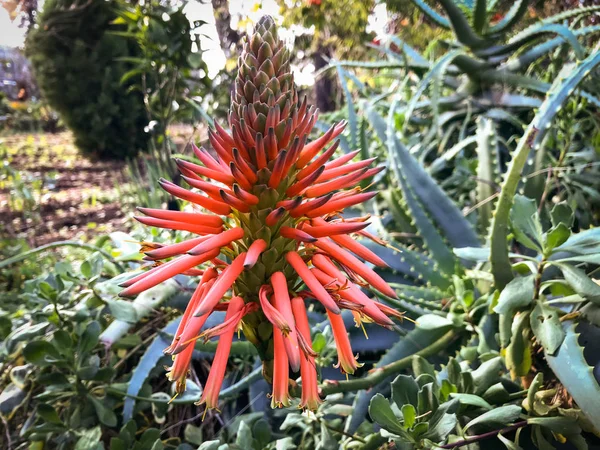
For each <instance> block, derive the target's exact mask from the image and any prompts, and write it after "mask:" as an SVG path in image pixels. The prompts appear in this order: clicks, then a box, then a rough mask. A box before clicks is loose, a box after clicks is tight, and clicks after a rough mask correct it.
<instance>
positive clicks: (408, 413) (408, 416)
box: [401, 404, 417, 429]
mask: <svg viewBox="0 0 600 450" xmlns="http://www.w3.org/2000/svg"><path fill="white" fill-rule="evenodd" d="M401 411H402V417H403V418H404V428H407V429H408V428H412V426H413V425H414V424H415V421H416V418H417V410H416V409H415V407H414V406H413V405H408V404H407V405H402V408H401Z"/></svg>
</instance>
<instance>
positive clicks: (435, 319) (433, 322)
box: [417, 314, 452, 331]
mask: <svg viewBox="0 0 600 450" xmlns="http://www.w3.org/2000/svg"><path fill="white" fill-rule="evenodd" d="M417 327H419V328H421V329H422V330H437V329H440V328H441V329H444V330H446V331H447V330H448V329H450V328H452V321H451V320H450V319H448V318H446V317H442V316H439V315H437V314H425V315H424V316H421V317H419V318H418V319H417Z"/></svg>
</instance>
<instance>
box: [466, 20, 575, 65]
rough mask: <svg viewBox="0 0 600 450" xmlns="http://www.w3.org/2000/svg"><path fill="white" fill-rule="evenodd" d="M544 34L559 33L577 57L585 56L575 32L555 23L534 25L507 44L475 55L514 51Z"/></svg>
mask: <svg viewBox="0 0 600 450" xmlns="http://www.w3.org/2000/svg"><path fill="white" fill-rule="evenodd" d="M545 34H557V35H559V36H560V37H562V38H563V39H564V40H565V41H566V42H568V43H569V44H570V45H571V47H573V50H574V51H575V55H576V56H577V59H583V58H585V48H584V47H583V45H581V43H580V42H579V41H578V40H577V37H576V36H575V34H574V33H573V32H572V31H571V30H570V29H569V27H567V26H565V25H558V24H555V23H551V24H546V25H542V26H540V27H536V28H535V29H534V30H532V31H531V32H530V33H527V34H525V33H519V35H518V36H516V37H515V38H513V39H511V40H510V41H509V42H508V44H507V45H502V46H500V47H492V48H490V49H485V50H482V51H480V52H478V53H477V55H478V56H480V57H490V56H498V55H507V54H511V53H513V52H514V51H516V50H518V49H521V48H523V47H524V46H525V45H527V44H528V43H530V42H532V41H534V40H535V39H538V38H539V37H540V36H543V35H545Z"/></svg>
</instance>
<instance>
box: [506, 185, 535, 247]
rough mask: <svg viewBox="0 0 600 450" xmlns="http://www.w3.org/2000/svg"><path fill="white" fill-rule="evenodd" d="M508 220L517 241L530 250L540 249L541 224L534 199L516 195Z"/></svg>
mask: <svg viewBox="0 0 600 450" xmlns="http://www.w3.org/2000/svg"><path fill="white" fill-rule="evenodd" d="M510 220H511V222H512V225H513V231H514V233H515V237H516V238H517V241H519V242H520V243H521V244H523V245H524V246H525V247H527V248H530V249H532V250H537V251H538V252H541V251H542V234H543V230H542V224H541V222H540V217H539V215H538V211H537V205H536V203H535V200H533V199H531V198H527V197H524V196H522V195H516V196H515V199H514V205H513V209H512V211H511V213H510Z"/></svg>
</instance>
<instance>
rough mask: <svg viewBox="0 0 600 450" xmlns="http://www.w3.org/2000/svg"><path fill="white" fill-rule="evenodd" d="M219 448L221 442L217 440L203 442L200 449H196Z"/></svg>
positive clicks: (216, 449)
mask: <svg viewBox="0 0 600 450" xmlns="http://www.w3.org/2000/svg"><path fill="white" fill-rule="evenodd" d="M220 446H221V441H218V440H214V441H206V442H203V443H202V445H201V446H200V447H198V450H218V449H219V447H220Z"/></svg>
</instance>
